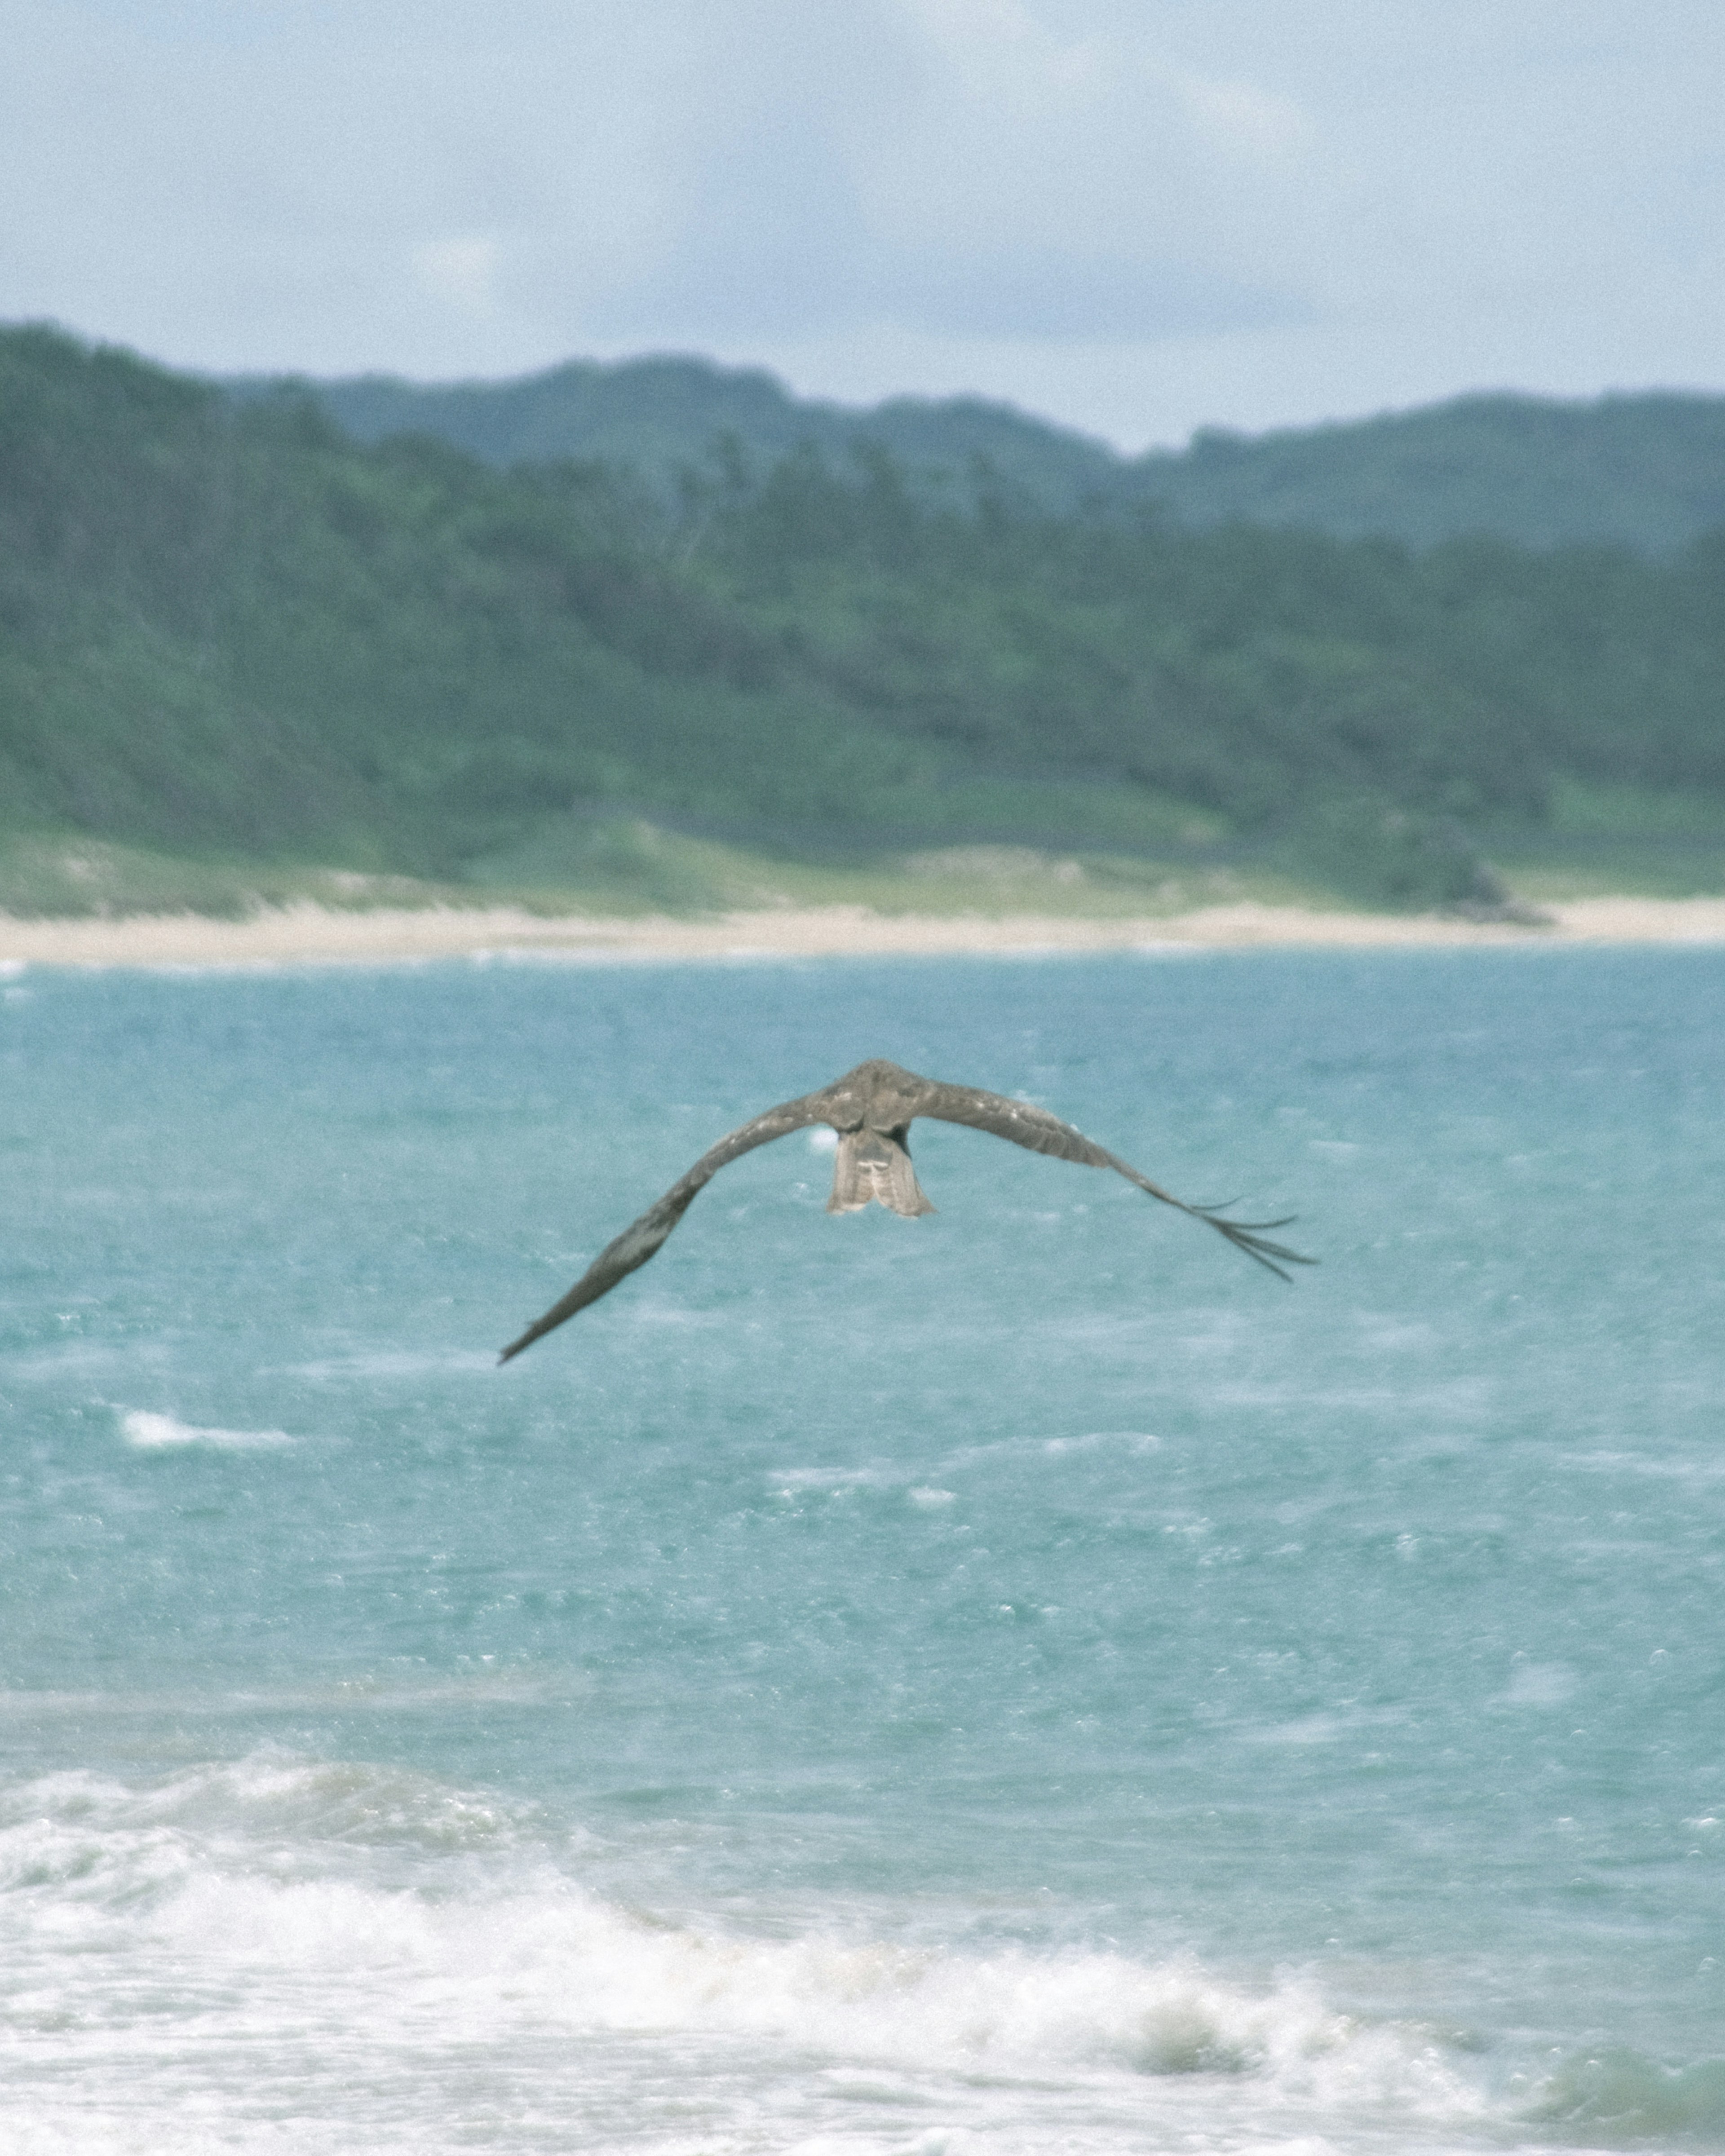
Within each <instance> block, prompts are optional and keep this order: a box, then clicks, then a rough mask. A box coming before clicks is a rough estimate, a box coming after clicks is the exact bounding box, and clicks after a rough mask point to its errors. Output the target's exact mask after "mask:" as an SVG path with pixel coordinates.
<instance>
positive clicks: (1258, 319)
mask: <svg viewBox="0 0 1725 2156" xmlns="http://www.w3.org/2000/svg"><path fill="white" fill-rule="evenodd" d="M1722 70H1725V12H1722V11H1718V10H1716V9H1710V8H1706V7H1704V6H1703V5H1702V0H1670V4H1667V5H1661V7H1660V8H1656V9H1654V10H1651V11H1650V10H1648V9H1646V8H1643V7H1640V6H1637V5H1635V0H1521V4H1519V5H1518V6H1517V7H1516V8H1508V9H1506V8H1502V6H1501V5H1499V4H1497V3H1496V0H1439V4H1437V5H1436V6H1435V7H1432V8H1421V9H1398V8H1389V7H1387V6H1385V5H1384V0H1305V4H1303V5H1302V6H1301V7H1300V8H1290V7H1288V6H1287V5H1286V0H1204V5H1203V6H1201V7H1200V6H1196V5H1193V4H1190V0H849V3H848V4H847V5H846V6H845V8H830V7H827V6H825V5H823V4H820V0H726V6H725V7H724V8H713V7H712V6H711V4H710V0H583V4H582V5H581V6H580V7H578V8H572V7H570V6H568V5H567V0H511V6H510V7H509V8H506V9H498V8H495V7H492V6H490V5H485V4H481V0H418V4H417V5H415V6H414V7H413V8H408V6H407V5H406V4H405V0H348V4H347V6H345V7H344V8H342V9H340V10H333V9H330V8H327V7H326V6H324V5H322V4H321V0H272V5H271V6H270V7H269V8H244V9H236V8H234V7H233V6H232V5H231V0H174V4H172V6H170V5H168V4H167V0H162V4H159V5H157V4H152V5H151V6H149V7H145V8H141V7H138V6H136V5H135V4H128V0H10V5H9V7H8V66H7V68H6V69H5V70H3V71H0V318H13V319H16V318H18V317H20V316H54V317H58V318H59V319H61V320H64V321H69V322H71V323H72V324H74V326H78V327H80V328H82V329H85V330H86V331H91V332H93V333H96V334H100V335H104V336H112V337H116V338H120V339H123V340H126V341H131V342H133V343H135V344H136V345H138V346H141V347H142V348H143V349H145V350H146V351H151V352H157V353H159V354H160V355H162V357H167V358H170V359H173V360H176V361H180V362H193V363H201V364H204V365H207V366H210V367H270V366H280V367H304V368H306V369H309V370H311V371H314V372H335V371H352V370H357V369H359V368H362V367H394V368H398V369H400V370H403V371H405V372H413V373H418V374H421V375H429V376H436V375H449V374H462V373H487V372H490V373H499V372H516V371H521V370H524V369H526V368H528V367H534V366H538V365H543V364H547V363H548V362H552V361H553V360H555V359H557V358H560V357H565V356H567V355H568V354H570V353H572V352H598V353H599V354H602V355H603V354H616V353H619V352H624V351H628V350H632V349H639V348H640V347H642V346H655V347H657V348H661V349H663V348H666V347H681V348H685V349H697V350H700V349H705V350H708V351H711V352H716V354H717V355H718V356H720V357H725V358H727V359H730V360H733V361H746V362H754V363H762V364H766V365H769V366H775V367H780V368H782V369H784V370H786V371H788V372H789V373H790V375H791V376H792V377H793V380H795V381H796V382H797V383H798V386H799V387H801V388H804V389H807V390H812V391H817V392H821V393H829V394H838V395H849V396H852V397H858V398H864V397H872V396H876V395H880V394H883V393H888V392H890V391H892V390H896V389H911V390H924V391H931V392H932V391H939V390H947V389H956V388H977V389H981V390H983V391H986V392H988V393H994V394H1004V395H1008V396H1012V397H1015V398H1018V399H1019V401H1021V402H1023V403H1026V404H1029V405H1030V406H1032V407H1040V408H1046V409H1049V410H1050V411H1052V412H1054V413H1056V414H1058V415H1059V416H1061V417H1064V418H1068V419H1070V420H1072V421H1075V422H1076V423H1081V424H1086V425H1089V426H1091V427H1092V428H1096V429H1102V430H1104V431H1106V432H1109V433H1111V434H1116V435H1117V436H1121V437H1122V438H1124V439H1128V440H1142V439H1146V438H1147V437H1153V438H1157V439H1168V438H1170V437H1172V436H1173V435H1176V434H1180V433H1182V432H1183V431H1184V430H1185V429H1188V428H1189V427H1190V426H1191V425H1192V424H1194V423H1198V422H1199V421H1209V420H1214V421H1219V422H1223V423H1231V424H1236V425H1243V426H1254V425H1260V424H1266V423H1272V422H1278V423H1280V422H1286V421H1290V420H1294V419H1297V418H1301V417H1317V416H1320V415H1321V414H1335V413H1348V412H1351V411H1358V410H1360V409H1363V408H1373V407H1374V406H1378V405H1382V404H1385V403H1400V402H1407V401H1411V400H1413V399H1417V398H1425V397H1429V396H1434V395H1440V394H1443V393H1449V392H1453V391H1456V390H1460V389H1462V388H1467V387H1470V386H1474V385H1476V384H1480V383H1514V384H1518V385H1521V386H1524V387H1527V388H1545V389H1563V390H1570V391H1574V390H1585V389H1589V388H1601V387H1604V386H1606V385H1607V384H1615V385H1620V386H1621V385H1629V384H1634V383H1636V382H1691V383H1697V384H1707V383H1717V382H1721V381H1722V380H1725V359H1722V357H1721V355H1722V353H1725V277H1722V276H1721V275H1720V274H1719V273H1720V269H1721V267H1722V264H1721V263H1720V259H1719V257H1720V252H1721V243H1720V240H1719V239H1718V237H1717V234H1718V229H1719V227H1718V220H1717V199H1716V198H1717V181H1718V176H1719V173H1720V172H1721V170H1722V169H1725V115H1722V112H1721V110H1720V102H1719V100H1718V99H1717V95H1715V94H1714V89H1713V85H1715V84H1716V82H1717V80H1718V78H1719V75H1720V73H1721V72H1722Z"/></svg>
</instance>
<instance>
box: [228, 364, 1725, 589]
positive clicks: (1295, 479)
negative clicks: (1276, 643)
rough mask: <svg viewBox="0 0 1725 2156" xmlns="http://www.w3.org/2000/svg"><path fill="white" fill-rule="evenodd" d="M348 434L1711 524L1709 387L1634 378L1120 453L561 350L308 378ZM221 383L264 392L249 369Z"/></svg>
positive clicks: (1434, 529)
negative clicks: (506, 371)
mask: <svg viewBox="0 0 1725 2156" xmlns="http://www.w3.org/2000/svg"><path fill="white" fill-rule="evenodd" d="M303 387H304V388H305V389H306V390H307V391H308V393H311V394H312V395H313V396H315V397H316V399H317V400H318V402H319V403H321V405H322V406H323V407H324V408H325V409H326V411H327V412H329V413H330V414H331V417H332V418H335V419H336V422H337V423H339V424H340V425H341V427H343V428H344V429H347V432H349V433H350V434H353V435H354V436H356V437H357V439H359V440H361V441H363V442H377V441H381V440H382V439H385V438H386V437H387V436H388V435H390V434H402V433H424V434H434V435H436V436H437V437H438V438H439V439H440V440H443V441H447V442H449V443H451V444H454V446H455V447H456V448H458V449H465V450H467V451H468V452H469V453H470V454H472V455H474V456H477V457H480V458H482V459H485V461H486V462H487V463H490V464H493V465H498V466H500V467H506V466H508V465H513V464H517V463H540V462H544V461H547V460H548V459H555V458H560V457H573V458H578V459H600V460H604V461H608V462H611V463H614V464H618V465H629V467H631V468H632V469H634V470H637V471H638V472H639V473H640V474H641V475H643V476H644V479H645V480H646V481H647V483H648V484H649V486H651V487H652V488H653V489H654V490H655V491H657V492H659V493H660V494H661V495H665V497H666V498H670V496H671V495H674V494H675V490H676V485H677V481H678V477H679V475H680V474H681V473H682V472H684V471H685V470H690V469H697V470H698V469H705V468H706V467H708V466H709V465H711V462H712V459H713V457H714V454H715V448H716V444H720V443H721V441H728V442H729V443H730V444H734V445H735V449H736V451H737V453H739V454H741V455H742V457H743V458H744V459H746V460H747V463H748V465H750V467H751V468H752V470H755V471H756V472H757V473H758V472H760V471H762V470H766V469H768V468H769V467H770V466H771V465H773V464H775V463H777V462H778V460H779V459H781V458H783V457H784V456H787V455H788V454H790V453H791V451H793V449H797V448H798V447H800V446H802V445H803V444H813V445H814V447H815V448H817V449H820V450H821V451H822V452H823V454H825V455H826V456H827V457H829V459H834V460H835V461H840V462H842V461H843V459H845V457H847V456H848V455H849V454H851V452H852V451H853V450H854V449H855V448H856V447H857V446H858V445H859V444H876V445H878V446H879V447H880V448H882V449H886V451H887V452H888V454H890V455H891V456H892V457H893V458H894V459H896V461H897V462H898V463H899V464H901V465H903V466H904V467H905V468H906V471H907V472H908V473H909V474H911V475H913V476H914V478H915V480H916V485H917V490H918V491H919V492H920V493H922V495H924V496H925V497H926V498H932V499H934V500H940V499H942V498H946V499H949V500H954V501H957V502H960V503H963V504H965V505H967V506H968V505H969V504H971V503H972V502H973V500H974V498H975V494H976V490H977V487H978V484H979V473H980V474H983V478H982V479H981V481H980V483H982V484H988V483H989V482H988V477H987V475H992V483H993V485H996V486H997V488H1004V489H1006V490H1009V491H1011V492H1013V493H1014V494H1015V495H1020V496H1022V497H1023V498H1024V500H1025V502H1026V503H1027V504H1028V505H1030V506H1034V507H1036V508H1039V509H1040V510H1043V511H1054V512H1055V513H1056V514H1060V515H1066V514H1070V513H1071V512H1073V511H1076V510H1078V509H1080V508H1081V507H1082V506H1085V505H1086V503H1091V502H1098V501H1103V502H1107V503H1109V504H1111V505H1112V506H1114V508H1115V509H1116V510H1117V511H1120V512H1127V511H1132V512H1137V511H1142V509H1143V508H1144V506H1146V505H1147V504H1150V503H1159V504H1160V505H1161V506H1162V507H1163V510H1164V511H1165V512H1166V513H1167V514H1168V516H1170V517H1171V518H1173V520H1174V521H1177V522H1179V523H1183V524H1186V525H1189V526H1192V527H1194V529H1200V530H1201V529H1205V528H1208V527H1210V526H1215V525H1218V524H1224V523H1230V522H1235V521H1242V522H1247V523H1259V524H1273V525H1277V526H1299V527H1301V528H1303V529H1307V530H1311V531H1325V532H1328V533H1330V534H1332V536H1337V537H1341V538H1362V537H1368V536H1375V535H1382V536H1386V537H1389V538H1394V539H1399V540H1401V541H1403V542H1404V543H1405V544H1406V545H1409V546H1411V547H1430V546H1434V545H1436V544H1437V543H1439V542H1441V541H1443V540H1445V539H1452V538H1458V537H1462V536H1467V535H1470V534H1473V533H1489V534H1491V536H1495V537H1497V538H1502V539H1508V540H1512V541H1514V542H1517V544H1519V545H1522V546H1526V547H1555V546H1568V545H1578V544H1584V545H1611V544H1620V545H1623V546H1626V547H1633V548H1634V549H1635V550H1636V551H1637V552H1641V553H1645V554H1648V555H1658V554H1666V553H1670V552H1673V551H1675V550H1676V548H1678V547H1682V546H1685V545H1686V544H1687V543H1688V542H1690V541H1691V540H1692V539H1695V538H1697V537H1698V536H1700V535H1701V534H1702V533H1703V532H1705V531H1711V530H1712V529H1714V528H1716V527H1717V526H1720V525H1722V524H1725V397H1706V396H1680V395H1676V394H1671V393H1648V394H1645V395H1640V396H1620V397H1606V398H1600V399H1599V400H1598V401H1597V402H1594V403H1559V402H1556V401H1553V400H1551V399H1547V398H1534V397H1517V396H1509V395H1496V396H1473V397H1463V398H1456V399H1455V400H1454V401H1453V402H1451V403H1445V404H1439V405H1435V406H1431V407H1430V408H1426V409H1425V410H1421V411H1414V412H1406V413H1387V414H1384V415H1381V416H1379V417H1378V418H1368V419H1360V420H1352V421H1348V422H1345V423H1337V424H1334V425H1329V426H1322V427H1311V428H1301V429H1290V430H1286V431H1283V432H1278V433H1275V434H1261V435H1258V436H1256V437H1252V436H1247V435H1242V434H1228V433H1224V432H1222V431H1220V430H1217V429H1209V430H1206V431H1205V432H1203V433H1201V434H1199V435H1197V436H1196V437H1195V438H1194V440H1193V442H1192V444H1191V446H1190V447H1189V449H1185V450H1183V451H1178V452H1175V451H1153V452H1152V453H1151V454H1148V455H1146V456H1143V457H1140V458H1137V459H1125V458H1122V457H1119V456H1117V455H1116V454H1114V453H1113V452H1112V451H1111V449H1108V448H1107V447H1106V445H1105V444H1101V443H1099V442H1095V441H1091V440H1089V439H1086V437H1085V436H1083V435H1081V434H1072V433H1070V432H1069V431H1067V430H1065V429H1061V428H1058V427H1055V426H1051V425H1050V424H1048V423H1045V422H1044V421H1041V420H1038V419H1034V418H1029V417H1028V416H1027V415H1026V414H1024V413H1020V412H1016V411H1014V410H1013V409H1012V408H1009V406H1005V405H1002V404H994V403H987V402H985V401H983V399H980V398H948V399H945V400H939V401H929V400H923V399H918V398H894V399H892V400H891V401H890V402H888V403H884V404H879V405H876V406H875V407H874V408H872V409H871V410H868V411H849V410H845V409H844V408H840V407H839V406H837V405H834V404H829V403H814V402H807V401H803V400H800V399H798V398H793V397H792V396H791V395H790V394H789V393H788V392H787V391H786V390H785V389H784V388H783V386H782V385H781V384H780V383H778V382H776V381H774V379H773V377H772V376H771V375H768V374H765V373H761V372H738V371H736V370H732V369H727V368H724V367H716V366H714V365H713V364H712V363H711V362H708V361H706V360H697V359H670V358H665V359H639V360H629V361H624V362H620V363H619V364H617V365H614V366H601V365H598V364H596V363H594V362H586V361H572V362H569V363H568V364H567V365H566V366H562V367H553V368H552V369H551V370H550V371H549V372H546V373H542V374H536V375H529V376H526V377H523V378H521V379H520V380H517V381H513V382H459V383H454V384H450V385H447V386H442V387H437V386H433V387H416V386H415V385H413V384H412V383H409V382H400V381H395V380H392V379H389V378H387V377H364V378H362V379H359V380H357V381H348V382H316V383H307V384H305V385H303ZM228 388H229V390H230V393H234V394H235V395H237V396H239V397H241V398H253V397H256V396H259V395H264V394H267V393H270V389H271V385H270V384H269V383H267V382H239V383H231V384H229V385H228Z"/></svg>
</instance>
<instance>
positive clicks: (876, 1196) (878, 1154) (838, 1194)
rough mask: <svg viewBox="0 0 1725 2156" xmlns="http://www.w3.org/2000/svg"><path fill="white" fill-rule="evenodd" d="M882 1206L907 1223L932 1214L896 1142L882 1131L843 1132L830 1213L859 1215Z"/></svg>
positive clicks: (907, 1157)
mask: <svg viewBox="0 0 1725 2156" xmlns="http://www.w3.org/2000/svg"><path fill="white" fill-rule="evenodd" d="M869 1204H880V1205H884V1206H885V1207H886V1209H887V1210H888V1212H890V1213H896V1214H900V1215H901V1217H902V1218H903V1219H906V1220H916V1219H921V1217H922V1214H925V1213H932V1212H933V1210H934V1208H933V1206H932V1205H931V1204H929V1202H928V1200H927V1198H925V1197H924V1196H923V1194H922V1184H921V1183H918V1182H917V1180H916V1169H915V1168H912V1167H911V1156H910V1153H909V1152H908V1150H907V1149H906V1147H905V1146H904V1144H903V1143H902V1142H901V1141H900V1140H899V1139H897V1138H896V1137H890V1136H888V1135H887V1134H886V1132H881V1131H869V1130H862V1131H845V1132H841V1133H840V1135H839V1157H838V1158H837V1159H836V1160H835V1161H834V1163H833V1194H832V1196H831V1197H830V1198H829V1199H828V1200H827V1210H828V1212H829V1213H860V1212H861V1211H862V1209H863V1208H864V1207H865V1205H869Z"/></svg>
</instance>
